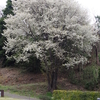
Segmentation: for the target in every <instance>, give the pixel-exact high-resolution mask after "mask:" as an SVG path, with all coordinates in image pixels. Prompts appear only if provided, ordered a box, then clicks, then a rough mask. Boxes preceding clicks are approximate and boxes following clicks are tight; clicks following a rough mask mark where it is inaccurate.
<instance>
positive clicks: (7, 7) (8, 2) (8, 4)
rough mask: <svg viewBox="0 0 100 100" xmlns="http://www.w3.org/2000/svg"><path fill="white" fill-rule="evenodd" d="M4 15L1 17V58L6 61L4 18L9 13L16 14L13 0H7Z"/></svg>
mask: <svg viewBox="0 0 100 100" xmlns="http://www.w3.org/2000/svg"><path fill="white" fill-rule="evenodd" d="M2 12H3V13H2V16H1V18H0V59H2V60H1V61H3V62H4V63H5V61H6V57H5V51H4V50H3V49H2V47H3V46H4V41H5V40H6V38H5V37H4V36H2V33H3V30H4V29H6V27H5V25H6V23H5V21H4V19H5V18H6V17H7V15H10V14H11V15H14V13H13V7H12V1H11V0H7V5H6V8H5V9H3V10H2Z"/></svg>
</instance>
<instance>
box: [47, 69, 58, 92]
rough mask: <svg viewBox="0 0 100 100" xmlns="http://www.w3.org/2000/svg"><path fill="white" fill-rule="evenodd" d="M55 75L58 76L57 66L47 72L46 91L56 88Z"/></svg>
mask: <svg viewBox="0 0 100 100" xmlns="http://www.w3.org/2000/svg"><path fill="white" fill-rule="evenodd" d="M57 76H58V68H56V69H55V70H54V71H52V72H51V73H50V72H48V73H47V80H48V91H51V92H52V91H53V90H55V89H57Z"/></svg>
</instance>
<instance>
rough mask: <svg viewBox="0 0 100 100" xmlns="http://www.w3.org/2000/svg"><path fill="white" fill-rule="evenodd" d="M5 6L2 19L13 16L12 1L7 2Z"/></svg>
mask: <svg viewBox="0 0 100 100" xmlns="http://www.w3.org/2000/svg"><path fill="white" fill-rule="evenodd" d="M6 3H7V5H6V8H5V9H4V10H2V11H3V17H7V15H10V14H11V15H14V13H13V7H12V1H11V0H7V2H6Z"/></svg>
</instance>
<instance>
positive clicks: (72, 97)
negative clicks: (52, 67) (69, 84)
mask: <svg viewBox="0 0 100 100" xmlns="http://www.w3.org/2000/svg"><path fill="white" fill-rule="evenodd" d="M99 97H100V92H90V91H65V90H55V91H53V97H52V100H97V98H99Z"/></svg>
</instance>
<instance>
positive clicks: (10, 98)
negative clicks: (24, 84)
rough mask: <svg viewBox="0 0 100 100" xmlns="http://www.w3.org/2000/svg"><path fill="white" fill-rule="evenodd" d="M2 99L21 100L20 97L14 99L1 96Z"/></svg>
mask: <svg viewBox="0 0 100 100" xmlns="http://www.w3.org/2000/svg"><path fill="white" fill-rule="evenodd" d="M0 100H20V99H13V98H7V97H1V98H0Z"/></svg>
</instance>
